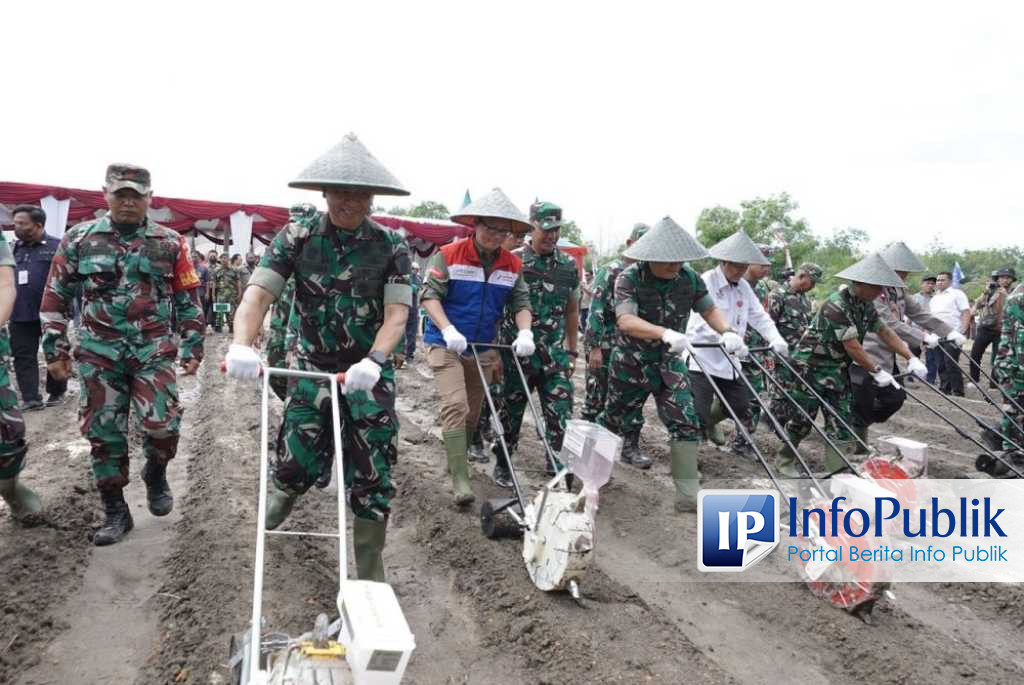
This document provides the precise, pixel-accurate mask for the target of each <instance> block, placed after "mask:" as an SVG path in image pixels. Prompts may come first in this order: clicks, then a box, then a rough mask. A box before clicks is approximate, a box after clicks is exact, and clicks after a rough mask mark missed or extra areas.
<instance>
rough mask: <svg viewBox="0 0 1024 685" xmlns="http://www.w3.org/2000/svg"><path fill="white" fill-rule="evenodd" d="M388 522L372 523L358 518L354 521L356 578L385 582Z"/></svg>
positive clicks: (353, 536)
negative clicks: (384, 557) (385, 542)
mask: <svg viewBox="0 0 1024 685" xmlns="http://www.w3.org/2000/svg"><path fill="white" fill-rule="evenodd" d="M387 530H388V523H387V521H371V520H369V519H364V518H360V517H358V516H356V517H355V518H354V519H352V547H353V549H354V550H355V553H356V578H357V579H359V580H374V581H376V582H378V583H384V582H387V581H385V580H384V559H383V557H382V556H381V553H382V552H383V551H384V538H385V536H386V534H387Z"/></svg>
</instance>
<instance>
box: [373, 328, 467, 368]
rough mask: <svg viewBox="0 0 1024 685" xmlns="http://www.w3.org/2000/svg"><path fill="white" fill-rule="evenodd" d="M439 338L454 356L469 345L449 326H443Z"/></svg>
mask: <svg viewBox="0 0 1024 685" xmlns="http://www.w3.org/2000/svg"><path fill="white" fill-rule="evenodd" d="M441 337H442V338H444V344H445V345H447V346H448V349H449V350H450V351H452V352H454V353H455V354H462V353H463V352H465V351H466V347H467V345H468V344H469V343H467V342H466V336H464V335H463V334H462V333H459V329H457V328H456V327H455V326H452V325H451V324H449V325H447V326H445V328H444V330H442V331H441ZM364 361H365V360H364Z"/></svg>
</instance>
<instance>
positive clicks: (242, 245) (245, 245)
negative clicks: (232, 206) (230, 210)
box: [231, 210, 252, 255]
mask: <svg viewBox="0 0 1024 685" xmlns="http://www.w3.org/2000/svg"><path fill="white" fill-rule="evenodd" d="M251 245H252V215H251V214H246V213H245V212H243V211H242V210H238V211H237V212H235V213H234V214H232V215H231V254H232V255H236V254H242V255H244V254H246V253H248V252H249V248H250V247H251Z"/></svg>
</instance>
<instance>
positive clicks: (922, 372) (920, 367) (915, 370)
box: [907, 357, 928, 380]
mask: <svg viewBox="0 0 1024 685" xmlns="http://www.w3.org/2000/svg"><path fill="white" fill-rule="evenodd" d="M907 372H908V373H912V374H914V375H915V376H917V377H918V378H920V379H921V380H924V379H925V378H927V377H928V367H927V366H925V365H924V364H923V363H922V362H921V360H920V359H918V358H917V357H911V358H910V361H908V362H907Z"/></svg>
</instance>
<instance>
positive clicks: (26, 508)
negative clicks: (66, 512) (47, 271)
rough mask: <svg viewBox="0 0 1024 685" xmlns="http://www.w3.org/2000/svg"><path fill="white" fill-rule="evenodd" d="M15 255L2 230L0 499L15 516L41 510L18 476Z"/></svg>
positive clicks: (20, 428) (21, 436)
mask: <svg viewBox="0 0 1024 685" xmlns="http://www.w3.org/2000/svg"><path fill="white" fill-rule="evenodd" d="M14 267H15V260H14V254H13V253H12V251H11V245H10V243H8V242H7V238H5V237H4V235H3V231H0V327H2V329H0V497H2V498H3V500H4V501H5V502H7V506H9V507H10V508H11V513H12V514H13V515H14V516H15V517H22V516H24V515H26V514H35V513H38V512H40V511H42V508H43V506H42V503H41V502H40V501H39V497H38V495H36V493H35V492H33V491H32V490H31V489H29V488H28V487H27V486H26V485H25V484H24V483H21V482H19V481H18V474H20V473H21V469H22V468H23V467H24V465H25V452H26V451H27V450H28V445H27V444H26V443H25V421H24V419H23V418H22V416H21V412H20V411H19V410H18V396H17V394H15V392H14V388H12V387H11V363H10V358H11V338H10V334H9V333H8V331H7V320H8V319H9V318H10V316H11V312H12V311H13V309H14V300H15V298H16V296H17V294H16V291H15V285H14Z"/></svg>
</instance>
